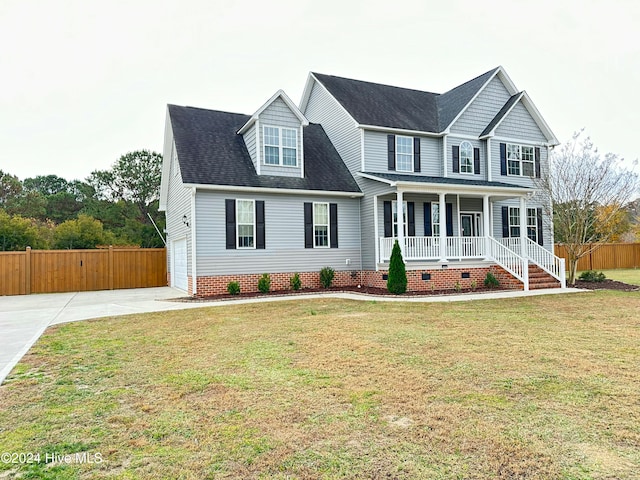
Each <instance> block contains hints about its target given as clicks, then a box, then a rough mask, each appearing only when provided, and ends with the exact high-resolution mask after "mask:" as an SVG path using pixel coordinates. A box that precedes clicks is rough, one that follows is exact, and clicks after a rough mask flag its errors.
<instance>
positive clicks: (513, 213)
mask: <svg viewBox="0 0 640 480" xmlns="http://www.w3.org/2000/svg"><path fill="white" fill-rule="evenodd" d="M514 220H515V221H514ZM516 228H517V229H518V230H517V233H516V234H515V235H514V233H513V230H512V229H516ZM519 236H520V207H509V237H511V238H518V237H519Z"/></svg>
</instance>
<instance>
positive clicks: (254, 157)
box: [242, 123, 258, 170]
mask: <svg viewBox="0 0 640 480" xmlns="http://www.w3.org/2000/svg"><path fill="white" fill-rule="evenodd" d="M242 137H243V139H244V144H245V145H246V146H247V151H248V152H249V156H250V157H251V161H252V162H253V166H254V167H256V170H257V168H258V152H257V150H256V124H255V123H254V124H253V125H251V127H249V130H247V131H246V132H244V133H243V134H242Z"/></svg>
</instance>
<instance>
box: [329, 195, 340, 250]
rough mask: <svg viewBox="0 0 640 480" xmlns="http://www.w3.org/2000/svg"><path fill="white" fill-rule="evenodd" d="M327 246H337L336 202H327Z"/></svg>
mask: <svg viewBox="0 0 640 480" xmlns="http://www.w3.org/2000/svg"><path fill="white" fill-rule="evenodd" d="M329 235H330V238H329V247H330V248H338V204H337V203H330V204H329Z"/></svg>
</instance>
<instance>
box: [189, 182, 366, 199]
mask: <svg viewBox="0 0 640 480" xmlns="http://www.w3.org/2000/svg"><path fill="white" fill-rule="evenodd" d="M184 186H185V187H187V188H194V189H198V190H211V191H218V192H238V193H277V194H289V195H325V196H326V195H330V196H333V197H349V198H357V197H362V196H364V194H363V193H362V192H343V191H331V190H303V189H296V188H267V187H240V186H236V185H205V184H199V183H185V184H184Z"/></svg>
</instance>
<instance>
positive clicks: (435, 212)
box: [431, 202, 441, 237]
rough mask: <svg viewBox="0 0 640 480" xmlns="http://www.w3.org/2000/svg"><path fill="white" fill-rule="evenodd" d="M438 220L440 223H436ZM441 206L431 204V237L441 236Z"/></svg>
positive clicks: (436, 203)
mask: <svg viewBox="0 0 640 480" xmlns="http://www.w3.org/2000/svg"><path fill="white" fill-rule="evenodd" d="M436 218H437V219H438V221H437V222H436ZM440 218H441V217H440V204H439V203H438V202H432V203H431V236H432V237H439V236H440Z"/></svg>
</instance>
